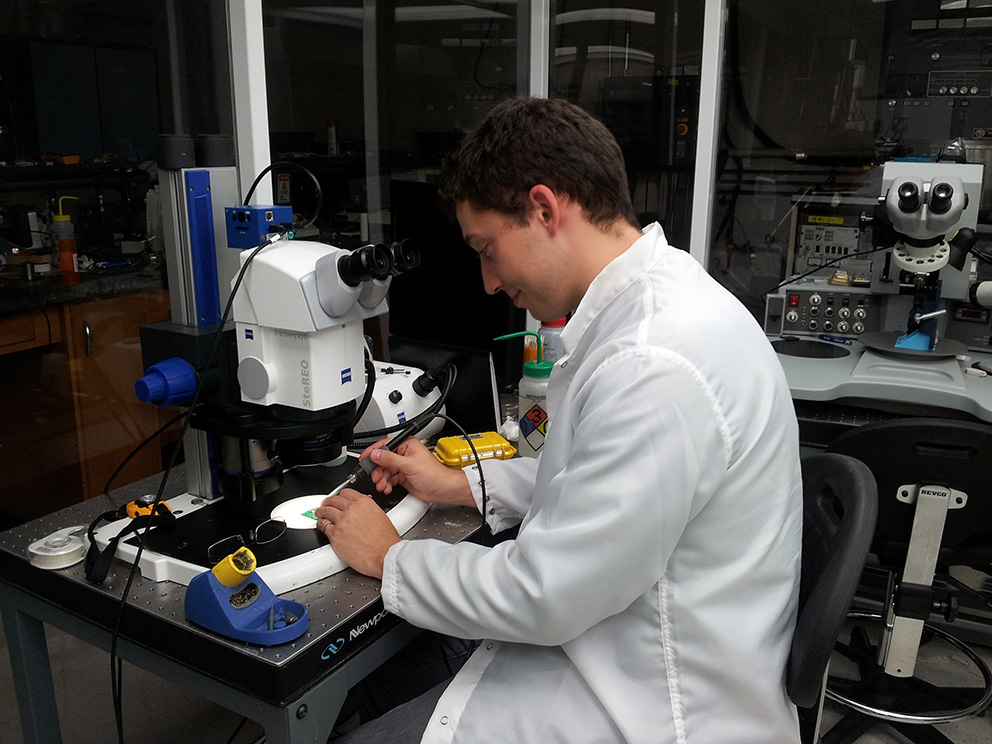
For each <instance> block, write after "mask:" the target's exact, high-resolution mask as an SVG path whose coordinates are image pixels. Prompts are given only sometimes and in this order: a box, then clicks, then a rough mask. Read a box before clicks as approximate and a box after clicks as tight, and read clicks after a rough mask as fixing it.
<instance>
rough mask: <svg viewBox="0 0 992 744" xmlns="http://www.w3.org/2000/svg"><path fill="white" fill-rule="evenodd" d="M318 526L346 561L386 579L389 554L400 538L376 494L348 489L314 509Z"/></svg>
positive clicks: (328, 498) (362, 571) (378, 577)
mask: <svg viewBox="0 0 992 744" xmlns="http://www.w3.org/2000/svg"><path fill="white" fill-rule="evenodd" d="M313 513H314V516H316V517H318V519H317V529H318V530H320V531H321V532H323V533H324V535H325V536H326V537H327V539H328V540H330V541H331V547H333V548H334V552H335V553H337V554H338V557H340V558H341V560H343V561H344V562H345V563H347V564H348V565H349V566H351V567H352V568H353V569H355V570H356V571H358V572H359V573H362V574H365V575H366V576H372V577H374V578H377V579H381V578H382V564H383V562H384V561H385V560H386V553H387V552H388V551H389V549H390V548H391V547H392V546H393V545H395V544H396V543H398V542H399V541H400V534H399V533H398V532H397V531H396V528H395V527H394V526H393V523H392V522H390V521H389V517H388V516H386V513H385V512H384V511H383V510H382V509H381V508H380V507H379V505H378V504H377V503H375V501H373V500H372V497H370V496H366V495H365V494H363V493H359V492H358V491H355V490H354V489H351V488H345V489H344V490H343V491H341V493H339V494H337V495H336V496H329V497H327V498H326V499H324V500H323V501H322V502H321V504H320V506H319V507H317V508H316V509H314V512H313Z"/></svg>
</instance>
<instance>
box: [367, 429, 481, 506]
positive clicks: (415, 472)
mask: <svg viewBox="0 0 992 744" xmlns="http://www.w3.org/2000/svg"><path fill="white" fill-rule="evenodd" d="M381 446H382V442H376V443H375V444H373V445H372V446H371V447H369V448H368V449H366V450H365V451H364V452H363V453H362V458H366V457H369V458H371V459H372V462H374V463H375V464H376V465H378V466H379V467H377V468H376V469H375V470H373V471H372V482H373V483H375V487H376V490H378V491H380V492H381V493H385V494H388V493H391V492H392V490H393V487H394V486H402V487H403V488H405V489H406V491H407V493H409V494H411V495H412V496H416V497H417V498H418V499H420V500H421V501H425V502H427V503H428V504H454V505H456V506H471V507H475V505H476V504H475V499H473V498H472V490H471V489H470V488H469V485H468V478H467V477H466V476H465V473H463V472H462V471H461V470H453V469H452V468H449V467H446V466H444V465H442V464H441V462H440V461H439V460H438V459H437V458H436V457H434V455H433V453H431V451H430V450H429V449H427V447H425V446H424V444H423V442H421V441H420V440H419V439H414V438H410V439H407V440H406V441H405V442H403V443H402V444H400V445H399V447H397V448H396V451H395V452H390V451H389V450H385V449H380V447H381Z"/></svg>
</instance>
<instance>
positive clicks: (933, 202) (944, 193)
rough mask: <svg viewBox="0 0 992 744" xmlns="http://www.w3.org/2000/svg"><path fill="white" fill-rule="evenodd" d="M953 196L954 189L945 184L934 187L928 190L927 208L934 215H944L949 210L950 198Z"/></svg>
mask: <svg viewBox="0 0 992 744" xmlns="http://www.w3.org/2000/svg"><path fill="white" fill-rule="evenodd" d="M953 196H954V187H953V186H951V184H949V183H946V182H941V183H938V184H936V185H934V186H933V187H932V188H931V189H930V201H929V202H928V203H927V206H928V207H930V211H931V212H933V213H935V214H945V213H946V212H947V210H949V209H950V208H951V197H953Z"/></svg>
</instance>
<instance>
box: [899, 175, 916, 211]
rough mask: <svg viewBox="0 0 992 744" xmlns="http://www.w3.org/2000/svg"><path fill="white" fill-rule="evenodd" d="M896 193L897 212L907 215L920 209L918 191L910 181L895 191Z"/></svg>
mask: <svg viewBox="0 0 992 744" xmlns="http://www.w3.org/2000/svg"><path fill="white" fill-rule="evenodd" d="M897 193H898V194H899V211H901V212H906V213H907V214H909V213H911V212H915V211H916V210H917V209H919V208H920V204H921V203H922V199H921V198H920V189H919V187H918V186H917V185H916V184H915V183H913V182H912V181H906V182H905V183H903V184H902V185H901V186H900V187H899V188H898V189H897Z"/></svg>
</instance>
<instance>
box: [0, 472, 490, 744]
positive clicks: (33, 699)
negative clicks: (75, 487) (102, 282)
mask: <svg viewBox="0 0 992 744" xmlns="http://www.w3.org/2000/svg"><path fill="white" fill-rule="evenodd" d="M158 482H159V481H158V478H150V479H146V480H145V481H141V482H139V483H137V484H134V485H132V486H128V487H126V488H122V489H119V490H117V491H114V492H112V493H111V494H109V495H104V496H100V497H97V498H94V499H90V500H88V501H85V502H83V503H81V504H77V505H74V506H72V507H69V508H67V509H64V510H62V511H59V512H56V513H54V514H52V515H49V516H46V517H43V518H40V519H37V520H34V521H32V522H29V523H27V524H24V525H21V526H19V527H15V528H13V529H10V530H7V531H5V532H2V533H0V611H2V614H3V622H4V630H5V632H6V635H7V642H8V646H9V652H10V660H11V667H12V670H13V674H14V682H15V686H16V690H17V699H18V709H19V712H20V717H21V724H22V728H23V731H24V738H25V742H26V743H27V744H35V742H38V743H41V742H44V743H46V744H48V743H53V744H55V743H57V742H61V740H62V738H61V731H60V727H59V723H58V717H57V716H54V715H52V711H54V710H56V704H55V694H54V687H53V684H52V678H51V667H50V664H49V658H48V649H47V645H46V641H45V632H44V625H45V624H49V625H52V626H54V627H57V628H59V629H61V630H63V631H65V632H67V633H69V634H71V635H74V636H76V637H78V638H80V639H82V640H84V641H86V642H88V643H91V644H92V645H94V646H97V647H100V648H104V649H107V650H109V649H110V646H111V642H112V634H113V629H114V627H115V624H116V623H117V618H118V611H119V608H120V605H121V596H122V594H123V591H124V588H125V585H126V582H127V579H128V574H129V571H130V566H129V565H128V564H127V563H124V562H123V561H120V560H116V559H115V561H114V563H113V565H112V568H111V570H110V572H109V574H108V576H107V579H106V580H105V581H104V582H103V583H102V584H100V585H99V586H94V585H92V584H90V583H89V582H88V581H87V580H86V577H85V575H84V570H83V564H82V563H77V564H75V565H73V566H70V567H68V568H60V569H50V568H42V567H39V566H37V565H33V564H32V561H31V557H32V556H31V553H30V551H29V546H31V545H33V544H35V543H36V542H37V541H39V540H43V539H44V538H45V537H46V536H50V535H52V534H54V533H57V532H58V531H60V530H64V529H66V528H69V527H73V526H77V525H79V526H82V525H88V524H90V523H91V522H92V521H93V520H95V519H96V518H97V517H99V516H100V515H101V514H103V513H105V512H107V511H111V510H113V509H116V508H118V507H119V506H120V505H121V504H124V503H127V502H129V501H130V500H133V499H135V498H137V497H140V496H142V495H144V494H146V493H149V492H150V493H154V492H155V491H156V489H157V487H158ZM184 490H185V477H184V473H183V470H182V468H178V469H177V470H176V471H174V473H173V474H172V475H171V477H170V482H169V484H167V487H166V491H165V493H164V498H165V499H166V500H169V499H171V498H173V497H180V496H182V495H183V492H184ZM210 508H212V507H210ZM179 519H180V520H181V519H182V517H181V516H180V517H179ZM481 525H482V520H481V517H480V515H479V514H478V512H476V511H475V510H472V509H468V508H464V507H447V506H433V507H431V508H430V509H428V510H427V512H426V513H425V514H424V516H423V517H422V518H421V519H420V520H419V521H418V522H417V523H416V524H415V525H414V526H413V527H412V528H411V529H410V530H409V531H408V532H406V534H405V535H404V539H427V538H430V539H438V540H442V541H445V542H448V543H455V542H460V541H462V540H466V539H470V538H474V536H477V535H478V534H481V529H480V528H481ZM185 594H186V587H185V586H184V585H182V584H180V583H176V582H173V581H157V582H156V581H153V580H150V579H147V578H144V577H143V576H142V575H141V574H140V572H136V575H135V577H134V580H133V582H132V584H131V588H130V590H129V592H128V597H127V604H126V607H125V609H124V612H123V614H122V615H121V617H120V625H119V636H118V645H117V652H118V655H119V656H120V658H122V659H124V660H126V661H128V662H130V663H133V664H135V665H137V666H139V667H142V668H144V669H146V670H148V671H150V672H152V673H154V674H157V675H158V676H160V677H162V678H164V679H167V680H169V681H171V682H173V683H175V684H178V685H180V686H184V687H187V688H188V689H191V690H193V691H194V692H196V693H197V694H199V695H201V696H203V697H205V698H207V699H210V700H212V701H214V702H216V703H218V704H219V705H222V706H224V707H226V708H228V709H230V710H232V711H234V712H236V713H239V714H241V715H243V716H246V717H248V718H250V719H252V720H254V721H257V722H258V723H260V724H261V725H262V726H263V727H264V728H265V732H266V741H268V742H273V743H276V744H296V743H297V742H315V741H319V742H323V741H326V739H327V736H328V735H329V734H330V731H331V728H332V727H333V725H334V721H335V719H336V717H337V714H338V712H339V711H340V708H341V705H342V703H343V702H344V698H345V695H346V694H347V691H348V690H349V689H350V688H351V687H352V686H354V685H355V684H356V683H357V682H358V681H360V680H361V679H362V678H364V677H365V676H366V675H367V674H368V673H369V672H371V671H372V670H374V669H375V668H376V667H377V666H379V665H380V664H381V663H382V662H383V661H385V660H386V659H388V658H389V656H391V655H392V654H393V653H395V652H396V651H397V650H399V649H400V648H402V647H403V646H404V645H406V644H407V643H409V642H411V641H412V640H414V639H415V638H416V636H417V635H418V634H419V632H420V631H419V630H417V629H416V628H413V627H412V626H410V625H409V624H407V623H406V622H404V621H402V620H401V619H399V618H397V617H395V616H393V615H390V614H388V613H386V612H385V611H384V609H383V604H382V598H381V596H380V583H379V581H377V580H375V579H370V578H368V577H365V576H362V575H360V574H358V573H357V572H355V571H353V570H351V569H345V570H343V571H340V572H338V573H335V574H333V575H331V576H328V577H326V578H323V579H320V580H318V581H315V582H313V583H311V584H308V585H306V586H301V587H299V588H296V589H292V590H291V591H287V592H285V593H282V594H280V597H281V598H285V599H289V600H294V601H296V602H300V603H302V604H304V605H306V607H307V612H308V615H309V627H308V628H307V630H306V632H305V633H303V634H302V635H301V636H300V637H298V638H297V639H296V640H294V641H292V642H289V643H284V644H281V645H275V646H267V647H263V646H256V645H251V644H247V643H244V642H240V641H235V640H231V639H228V638H225V637H222V636H220V635H217V634H215V633H212V632H210V631H208V630H205V629H203V628H200V627H198V626H196V625H194V624H192V623H191V622H189V621H188V620H187V619H186V616H185V612H184V600H185ZM107 684H108V685H109V684H110V680H109V674H108V680H107ZM125 704H127V703H126V702H125Z"/></svg>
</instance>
